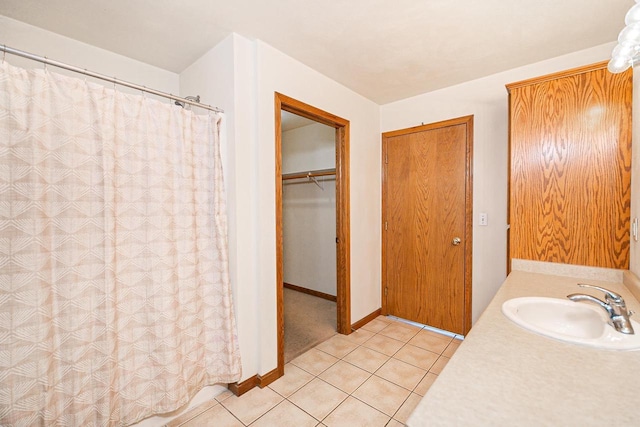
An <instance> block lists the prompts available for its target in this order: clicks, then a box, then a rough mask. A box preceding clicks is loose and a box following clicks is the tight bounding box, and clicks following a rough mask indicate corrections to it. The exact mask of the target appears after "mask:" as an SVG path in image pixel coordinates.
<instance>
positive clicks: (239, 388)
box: [227, 375, 258, 396]
mask: <svg viewBox="0 0 640 427" xmlns="http://www.w3.org/2000/svg"><path fill="white" fill-rule="evenodd" d="M257 385H258V376H257V375H254V376H252V377H251V378H247V379H246V380H244V381H242V382H241V383H237V382H236V383H229V384H228V385H227V388H228V389H229V391H230V392H231V393H233V394H235V395H236V396H242V395H243V394H245V393H246V392H248V391H249V390H251V389H252V388H254V387H255V386H257Z"/></svg>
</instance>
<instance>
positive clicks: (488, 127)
mask: <svg viewBox="0 0 640 427" xmlns="http://www.w3.org/2000/svg"><path fill="white" fill-rule="evenodd" d="M613 46H614V44H613V43H609V44H605V45H601V46H597V47H594V48H591V49H587V50H583V51H580V52H575V53H572V54H569V55H564V56H561V57H558V58H554V59H550V60H547V61H542V62H538V63H535V64H531V65H527V66H524V67H520V68H516V69H513V70H509V71H505V72H502V73H498V74H494V75H491V76H488V77H485V78H482V79H478V80H473V81H470V82H466V83H463V84H459V85H456V86H452V87H449V88H445V89H441V90H438V91H434V92H430V93H426V94H423V95H420V96H416V97H413V98H408V99H405V100H401V101H398V102H394V103H390V104H387V105H383V106H382V107H381V113H380V114H381V122H380V123H381V125H380V128H381V131H382V132H387V131H391V130H396V129H403V128H407V127H411V126H417V125H420V124H421V123H425V124H426V123H432V122H437V121H440V120H446V119H451V118H454V117H460V116H466V115H474V148H473V157H474V159H473V213H474V225H473V296H472V304H473V322H475V321H476V320H477V319H478V317H479V316H480V314H481V313H482V312H483V311H484V309H485V308H486V306H487V305H488V303H489V302H490V301H491V299H492V298H493V296H494V295H495V293H496V291H497V289H498V288H499V287H500V285H501V284H502V282H503V280H504V279H505V275H506V256H507V253H506V238H507V237H506V225H507V176H508V174H507V160H508V158H507V157H508V154H507V148H508V97H507V90H506V89H505V84H508V83H512V82H516V81H520V80H524V79H528V78H532V77H537V76H541V75H545V74H549V73H554V72H557V71H562V70H566V69H569V68H574V67H578V66H582V65H587V64H592V63H595V62H599V61H603V60H606V59H608V58H609V57H610V55H611V49H612V48H613ZM481 212H486V213H488V217H489V225H488V226H479V225H478V215H479V214H480V213H481Z"/></svg>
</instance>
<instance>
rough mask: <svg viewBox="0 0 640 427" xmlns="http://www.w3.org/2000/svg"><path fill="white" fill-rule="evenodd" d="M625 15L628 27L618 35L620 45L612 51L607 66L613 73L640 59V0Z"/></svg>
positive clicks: (632, 64) (623, 69) (630, 65)
mask: <svg viewBox="0 0 640 427" xmlns="http://www.w3.org/2000/svg"><path fill="white" fill-rule="evenodd" d="M635 1H636V4H635V5H634V6H633V7H631V9H629V11H628V12H627V15H626V16H625V17H624V23H625V24H627V26H626V27H624V28H623V29H622V31H620V34H619V35H618V45H617V46H616V47H615V48H614V49H613V52H611V60H610V61H609V65H608V66H607V68H608V69H609V71H611V72H612V73H622V72H623V71H625V70H626V69H628V68H629V67H632V66H634V64H635V63H636V61H638V60H639V59H640V0H635Z"/></svg>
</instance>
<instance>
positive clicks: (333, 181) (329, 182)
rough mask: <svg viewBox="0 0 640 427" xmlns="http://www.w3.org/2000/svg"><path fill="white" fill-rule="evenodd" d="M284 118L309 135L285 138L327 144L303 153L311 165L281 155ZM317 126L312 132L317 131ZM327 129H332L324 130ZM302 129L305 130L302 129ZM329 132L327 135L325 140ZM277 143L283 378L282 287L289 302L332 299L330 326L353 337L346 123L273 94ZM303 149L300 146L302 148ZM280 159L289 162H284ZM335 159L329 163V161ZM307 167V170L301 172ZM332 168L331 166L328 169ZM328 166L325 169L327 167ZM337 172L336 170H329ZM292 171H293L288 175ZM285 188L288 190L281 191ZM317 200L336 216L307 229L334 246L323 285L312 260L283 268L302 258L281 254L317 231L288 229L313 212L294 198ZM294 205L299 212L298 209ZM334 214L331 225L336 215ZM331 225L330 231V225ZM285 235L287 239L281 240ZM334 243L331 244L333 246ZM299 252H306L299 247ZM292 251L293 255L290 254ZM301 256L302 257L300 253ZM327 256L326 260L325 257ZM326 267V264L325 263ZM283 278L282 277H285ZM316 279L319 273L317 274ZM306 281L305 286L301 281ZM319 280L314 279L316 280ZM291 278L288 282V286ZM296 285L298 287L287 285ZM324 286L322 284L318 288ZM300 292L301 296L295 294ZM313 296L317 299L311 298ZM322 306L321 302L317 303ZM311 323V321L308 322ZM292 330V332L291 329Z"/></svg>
mask: <svg viewBox="0 0 640 427" xmlns="http://www.w3.org/2000/svg"><path fill="white" fill-rule="evenodd" d="M283 116H284V117H285V118H286V119H287V120H291V119H298V120H302V121H304V122H305V124H307V125H313V126H308V129H303V130H299V131H298V132H296V131H295V130H294V131H288V134H292V135H293V134H295V133H298V134H305V133H306V134H309V133H311V134H314V133H315V134H318V135H319V134H322V135H324V137H321V138H320V139H324V140H325V142H324V143H322V142H320V143H317V142H316V143H313V145H315V147H307V148H309V149H310V151H315V154H314V156H312V157H315V160H312V161H310V162H308V160H305V156H306V157H307V159H308V158H309V156H308V154H304V150H300V149H299V147H298V148H296V147H289V146H287V147H285V148H284V149H283V139H288V138H283ZM318 124H319V126H316V125H318ZM326 126H328V127H330V128H331V129H327V128H326ZM305 127H306V126H305ZM327 130H329V134H327ZM331 134H333V136H334V138H333V139H334V141H335V143H334V147H333V149H332V150H331V147H328V146H327V139H330V138H331ZM275 141H276V144H275V146H276V153H275V159H276V165H275V166H276V167H275V170H276V274H277V277H276V286H277V328H278V331H277V332H278V334H277V335H278V375H279V376H282V375H284V365H285V363H286V362H288V361H289V360H285V298H284V297H285V286H286V288H287V289H286V292H287V293H288V294H291V295H293V298H306V297H311V298H317V297H318V296H320V297H321V298H323V300H324V301H325V302H327V303H330V301H328V300H329V299H332V298H331V297H335V315H334V316H335V318H334V319H333V321H334V322H335V323H333V326H335V329H334V330H335V331H337V332H338V333H341V334H349V333H350V332H351V314H350V284H349V278H350V261H349V252H350V251H349V247H350V243H349V235H350V233H349V121H348V120H345V119H342V118H340V117H337V116H334V115H333V114H330V113H327V112H326V111H323V110H320V109H318V108H315V107H313V106H311V105H308V104H305V103H303V102H300V101H297V100H295V99H293V98H290V97H287V96H285V95H282V94H279V93H276V94H275ZM285 143H287V141H285ZM302 144H304V142H302ZM283 153H284V154H285V155H286V156H287V158H286V160H285V161H283ZM330 156H333V159H331V158H329V157H330ZM305 162H307V163H306V165H308V166H305ZM332 163H333V165H332ZM327 166H329V167H327ZM330 166H335V167H330ZM292 169H293V170H292ZM285 187H286V189H284V188H285ZM314 191H315V193H316V194H317V195H319V196H320V199H319V200H323V202H322V203H321V204H324V206H323V207H321V209H323V211H324V212H325V213H326V212H327V209H328V206H327V201H329V200H330V201H333V202H334V203H335V205H334V206H335V208H334V209H335V210H334V211H333V212H331V213H330V214H329V215H326V216H325V217H323V218H318V217H319V216H320V215H321V213H320V212H317V213H314V214H313V216H314V217H315V219H316V220H315V221H310V222H309V223H308V225H309V227H313V228H315V227H323V229H324V230H325V231H323V233H325V238H324V240H325V242H324V243H318V245H324V246H325V247H327V242H326V240H327V239H326V237H327V236H326V233H330V234H329V235H330V236H331V237H330V241H331V244H332V245H333V244H335V251H334V250H331V249H333V248H329V249H328V250H327V251H325V253H328V254H329V256H332V257H333V256H335V262H334V260H329V261H328V260H326V259H325V260H324V263H325V265H330V266H331V268H332V269H334V270H335V271H324V272H320V274H319V275H320V276H321V279H320V280H318V279H317V278H316V279H314V278H313V277H312V276H313V275H314V274H313V270H314V269H315V270H317V268H315V266H313V260H305V261H304V262H301V263H300V265H294V266H291V265H288V266H287V268H285V262H292V261H293V262H295V260H296V257H298V259H300V258H299V255H301V254H300V253H298V251H296V249H295V248H287V249H285V243H286V244H288V245H291V244H296V245H300V244H301V243H302V244H304V240H305V239H306V238H309V239H310V241H309V242H308V244H311V245H313V244H314V243H313V242H312V241H311V239H312V238H313V236H314V234H315V235H316V236H317V234H318V231H320V230H316V229H305V221H296V222H297V224H293V223H291V222H290V223H287V224H286V225H285V220H286V219H287V217H288V218H289V219H290V220H291V218H292V216H291V215H296V214H297V213H303V214H304V213H305V212H306V213H307V214H309V213H310V212H311V211H309V209H311V206H304V202H302V203H300V199H299V200H298V201H296V194H302V195H304V194H305V193H306V194H310V193H311V192H314ZM296 204H297V206H296ZM288 206H292V207H293V208H294V209H295V210H296V212H293V211H292V212H287V213H286V215H285V211H284V209H288ZM333 214H335V219H334V215H333ZM330 222H332V223H333V224H334V227H333V228H332V229H328V228H327V227H330V226H329V224H328V223H330ZM285 234H286V238H285ZM333 242H335V243H333ZM303 249H305V248H304V247H303ZM292 251H293V252H292ZM299 252H302V250H300V251H299ZM325 256H326V255H325ZM318 261H322V260H320V259H319V260H318ZM327 261H328V262H327ZM285 273H286V276H287V277H285ZM316 273H318V272H317V271H316ZM307 275H308V280H307V279H305V277H306V276H307ZM316 276H318V274H316ZM287 278H289V282H288V283H286V284H285V282H287V280H286V279H287ZM295 281H299V282H300V283H291V282H295ZM321 282H324V283H321ZM301 290H302V291H304V292H303V293H302V294H301V293H300V292H299V291H301ZM312 295H315V296H312ZM320 304H322V302H320ZM309 320H310V321H313V319H309ZM290 327H292V326H291V325H290ZM295 328H296V329H297V330H304V328H305V325H304V324H302V325H295Z"/></svg>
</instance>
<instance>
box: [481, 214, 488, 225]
mask: <svg viewBox="0 0 640 427" xmlns="http://www.w3.org/2000/svg"><path fill="white" fill-rule="evenodd" d="M480 225H489V216H488V215H487V213H486V212H480Z"/></svg>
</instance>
